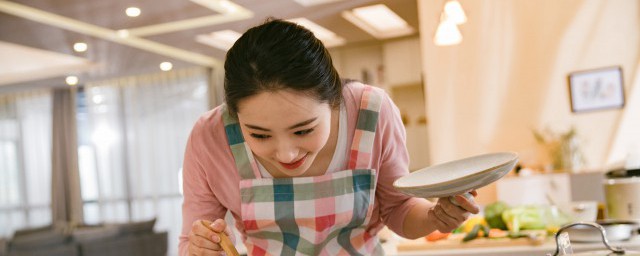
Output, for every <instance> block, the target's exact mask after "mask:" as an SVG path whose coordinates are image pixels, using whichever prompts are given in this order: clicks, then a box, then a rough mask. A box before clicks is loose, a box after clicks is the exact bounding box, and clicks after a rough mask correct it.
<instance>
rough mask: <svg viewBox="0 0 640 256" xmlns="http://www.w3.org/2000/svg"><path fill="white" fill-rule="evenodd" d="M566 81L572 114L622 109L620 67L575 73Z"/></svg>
mask: <svg viewBox="0 0 640 256" xmlns="http://www.w3.org/2000/svg"><path fill="white" fill-rule="evenodd" d="M568 79H569V95H570V99H571V111H572V112H586V111H594V110H601V109H613V108H622V107H624V86H623V80H622V68H621V67H606V68H599V69H592V70H584V71H576V72H573V73H570V74H569V77H568Z"/></svg>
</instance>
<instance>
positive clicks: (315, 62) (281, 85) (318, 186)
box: [180, 20, 478, 255]
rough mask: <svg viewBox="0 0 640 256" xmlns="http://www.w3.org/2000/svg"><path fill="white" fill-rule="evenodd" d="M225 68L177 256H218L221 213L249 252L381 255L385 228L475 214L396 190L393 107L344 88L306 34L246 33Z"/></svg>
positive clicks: (198, 129) (265, 29) (204, 131)
mask: <svg viewBox="0 0 640 256" xmlns="http://www.w3.org/2000/svg"><path fill="white" fill-rule="evenodd" d="M225 70H226V73H225V84H224V88H225V99H226V104H224V105H222V106H219V107H217V108H215V109H213V110H211V111H209V112H207V113H206V114H205V115H203V116H202V117H201V118H200V119H199V120H198V122H197V123H196V125H195V126H194V128H193V131H192V133H191V136H190V138H189V141H188V144H187V148H186V153H185V162H184V168H183V171H184V186H183V188H184V204H183V229H182V235H181V236H180V254H181V255H220V254H221V253H222V249H221V246H220V244H219V242H220V237H218V235H216V233H215V232H213V231H217V232H222V231H225V230H227V232H228V227H227V226H226V225H227V223H225V221H224V220H223V219H224V216H225V213H226V212H227V210H228V211H230V212H231V214H232V215H233V217H234V219H235V223H236V227H237V228H238V230H239V231H240V233H241V234H242V240H243V242H244V243H245V245H246V246H247V249H248V253H249V254H250V255H294V254H296V253H300V254H306V255H318V254H323V255H380V254H383V251H382V250H381V247H380V243H379V241H378V239H377V236H376V234H377V232H378V231H379V230H380V229H381V228H382V227H383V226H384V225H387V226H388V227H389V228H390V229H391V230H393V231H394V232H396V233H397V234H399V235H401V236H404V237H408V238H417V237H421V236H424V235H427V234H429V233H431V232H432V231H434V230H440V231H441V232H449V231H451V230H453V229H454V228H456V227H457V226H459V225H460V224H461V223H462V222H463V221H464V220H465V219H466V218H467V216H468V214H469V212H471V213H477V212H478V207H477V205H476V204H475V203H474V202H473V200H467V199H465V198H464V197H461V196H457V197H455V199H454V200H456V201H457V203H458V205H459V206H457V205H454V204H453V203H452V202H451V201H450V200H449V199H447V200H438V202H437V203H435V204H434V203H431V202H429V201H427V200H425V199H421V198H412V197H409V196H406V195H404V194H401V193H399V192H397V191H396V190H394V188H393V186H392V184H393V182H394V181H395V180H396V179H398V178H399V177H402V176H403V175H406V174H407V170H408V162H409V159H408V154H407V149H406V146H405V130H404V127H403V125H402V122H401V120H400V114H399V111H398V109H397V107H396V106H395V105H394V104H393V102H392V101H391V99H390V98H389V97H388V95H386V94H385V93H384V91H382V90H380V89H377V88H374V87H371V86H368V85H363V84H361V83H358V82H342V81H341V80H340V78H339V76H338V73H337V72H336V70H335V68H334V67H333V64H332V62H331V57H330V56H329V53H328V51H327V50H326V48H325V47H324V46H323V44H322V43H321V42H320V41H319V40H318V39H317V38H315V37H314V36H313V33H312V32H310V31H308V30H307V29H305V28H303V27H301V26H298V25H296V24H293V23H289V22H285V21H281V20H271V21H268V22H266V23H265V24H263V25H260V26H257V27H254V28H251V29H249V30H248V31H247V32H246V33H244V34H243V35H242V37H241V38H240V39H238V41H237V42H236V43H235V44H234V46H233V47H232V48H231V49H230V50H229V52H228V53H227V58H226V61H225ZM473 194H474V195H475V191H473ZM211 221H213V224H211V225H210V226H209V227H207V226H205V225H206V224H205V223H210V222H211ZM212 230H213V231H212Z"/></svg>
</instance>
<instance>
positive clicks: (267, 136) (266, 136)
mask: <svg viewBox="0 0 640 256" xmlns="http://www.w3.org/2000/svg"><path fill="white" fill-rule="evenodd" d="M251 137H254V138H256V139H259V140H265V139H268V138H269V137H271V136H269V135H265V134H256V133H252V134H251Z"/></svg>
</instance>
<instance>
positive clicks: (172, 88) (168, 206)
mask: <svg viewBox="0 0 640 256" xmlns="http://www.w3.org/2000/svg"><path fill="white" fill-rule="evenodd" d="M208 79H209V75H208V71H207V70H205V69H201V68H194V69H185V70H179V71H172V72H165V73H161V74H154V75H147V76H138V77H127V78H121V79H115V80H109V81H103V82H96V83H91V84H87V85H86V87H85V91H84V92H83V93H81V94H80V98H79V102H81V104H80V106H79V109H78V111H79V116H78V117H79V119H78V123H79V124H78V125H79V129H78V130H79V136H80V138H79V148H78V150H79V159H80V160H79V162H80V176H81V186H82V198H83V200H84V202H85V203H84V219H85V222H87V223H97V222H103V221H105V222H114V221H118V222H122V221H136V220H146V219H151V218H154V217H155V218H157V222H156V226H155V228H156V230H167V231H169V255H173V254H177V237H178V234H179V232H180V225H181V203H182V196H181V189H180V186H181V182H180V179H181V173H180V172H181V167H182V159H183V154H184V147H185V145H186V141H187V138H188V136H189V132H190V131H191V128H192V126H193V124H194V123H195V121H196V120H197V118H198V117H199V116H200V115H201V114H202V113H204V112H205V111H206V110H207V109H208V97H209V95H208V89H207V87H208Z"/></svg>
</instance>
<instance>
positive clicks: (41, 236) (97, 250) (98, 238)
mask: <svg viewBox="0 0 640 256" xmlns="http://www.w3.org/2000/svg"><path fill="white" fill-rule="evenodd" d="M155 221H156V220H155V219H152V220H147V221H140V222H130V223H120V224H102V225H81V226H72V225H60V224H57V225H50V226H46V227H40V228H34V229H25V230H19V231H16V232H15V233H14V236H13V237H12V239H10V240H8V241H6V246H5V247H6V249H5V253H6V255H8V256H45V255H46V256H125V255H141V256H158V255H166V253H167V242H168V241H167V238H168V234H167V232H154V231H153V226H154V224H155ZM0 255H2V252H1V251H0Z"/></svg>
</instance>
